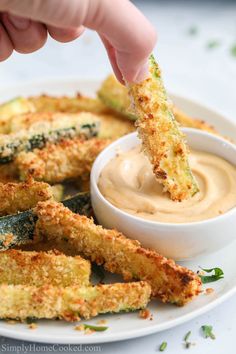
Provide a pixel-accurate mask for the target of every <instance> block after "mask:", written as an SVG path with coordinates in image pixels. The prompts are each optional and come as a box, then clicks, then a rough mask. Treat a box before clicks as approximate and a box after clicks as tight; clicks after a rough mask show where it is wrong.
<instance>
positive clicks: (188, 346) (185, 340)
mask: <svg viewBox="0 0 236 354" xmlns="http://www.w3.org/2000/svg"><path fill="white" fill-rule="evenodd" d="M190 335H191V331H188V332H187V333H186V334H185V336H184V345H185V348H187V349H189V348H190V346H191V344H192V343H191V342H189V340H188V339H189V337H190Z"/></svg>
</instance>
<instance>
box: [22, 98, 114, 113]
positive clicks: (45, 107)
mask: <svg viewBox="0 0 236 354" xmlns="http://www.w3.org/2000/svg"><path fill="white" fill-rule="evenodd" d="M28 101H29V102H30V103H31V104H32V105H33V106H34V109H35V110H36V111H37V112H67V113H78V112H92V113H101V114H102V113H107V112H108V111H109V110H108V108H107V107H106V106H105V105H104V104H103V103H102V102H101V101H100V100H98V99H96V98H91V97H86V96H82V95H80V94H78V95H77V96H74V97H66V96H62V97H53V96H48V95H42V96H38V97H29V98H28Z"/></svg>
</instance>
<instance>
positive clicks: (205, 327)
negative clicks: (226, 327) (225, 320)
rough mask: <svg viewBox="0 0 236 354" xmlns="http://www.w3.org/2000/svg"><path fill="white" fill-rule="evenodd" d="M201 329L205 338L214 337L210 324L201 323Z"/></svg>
mask: <svg viewBox="0 0 236 354" xmlns="http://www.w3.org/2000/svg"><path fill="white" fill-rule="evenodd" d="M201 329H202V331H203V335H204V337H205V338H211V339H216V337H215V335H214V333H212V329H213V328H212V326H208V325H203V326H202V327H201Z"/></svg>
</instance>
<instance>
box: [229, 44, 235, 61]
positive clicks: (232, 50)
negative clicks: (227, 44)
mask: <svg viewBox="0 0 236 354" xmlns="http://www.w3.org/2000/svg"><path fill="white" fill-rule="evenodd" d="M230 53H231V54H232V56H233V57H235V58H236V43H235V44H234V45H233V46H232V47H231V49H230Z"/></svg>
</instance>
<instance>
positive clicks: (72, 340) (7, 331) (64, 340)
mask: <svg viewBox="0 0 236 354" xmlns="http://www.w3.org/2000/svg"><path fill="white" fill-rule="evenodd" d="M99 82H101V80H99V79H92V78H88V79H79V78H73V77H62V78H60V77H58V78H53V77H52V78H42V79H37V80H32V81H31V80H27V81H25V82H24V83H12V84H8V85H6V86H4V87H1V86H0V95H1V92H3V93H5V92H6V91H10V90H18V89H19V90H20V88H21V87H22V86H24V87H29V88H30V87H31V86H32V87H35V86H40V85H43V86H45V91H47V85H50V86H51V85H53V84H54V85H55V84H63V83H68V84H72V83H74V84H76V83H78V84H79V85H83V83H84V84H85V83H86V85H93V86H95V85H97V84H98V83H99ZM78 91H79V89H78ZM169 93H170V95H171V96H173V97H176V98H177V99H181V100H183V101H187V102H188V103H190V104H193V105H195V106H199V108H201V109H205V110H209V111H210V112H211V113H212V114H216V115H220V116H222V118H223V119H224V120H225V121H228V122H230V123H231V124H233V125H234V126H235V129H236V122H235V120H234V119H233V117H229V116H228V115H226V114H224V113H223V112H221V111H220V110H215V109H214V108H212V107H211V106H209V105H205V104H204V103H201V102H199V101H198V100H195V99H192V98H190V97H188V96H183V95H179V94H176V93H175V92H172V91H169ZM231 247H232V246H231ZM235 293H236V284H235V285H234V286H233V287H232V288H230V289H229V290H227V291H226V292H225V293H224V294H223V295H220V296H219V297H217V298H215V299H213V300H212V302H210V303H207V304H205V305H203V306H202V307H200V308H198V309H195V310H193V311H191V312H188V313H186V314H184V315H182V316H180V317H178V318H175V319H171V320H168V321H166V322H164V323H160V324H159V323H157V324H154V325H153V326H152V327H147V328H139V329H135V328H134V329H131V330H129V331H124V332H119V333H113V334H111V335H109V336H102V335H100V334H99V335H98V336H94V337H91V336H90V337H88V336H83V337H78V338H77V337H74V336H73V337H72V336H68V335H65V336H64V337H61V335H53V336H52V335H51V334H49V335H47V334H46V336H45V334H40V333H39V334H37V332H35V333H32V332H31V331H30V330H29V329H27V330H28V331H29V333H25V331H24V332H23V333H22V332H21V331H19V332H18V331H14V327H11V328H3V327H1V322H0V335H1V336H4V337H7V338H12V339H16V340H25V341H30V342H37V343H48V344H55V343H57V344H75V345H76V344H98V343H100V344H101V343H109V342H115V341H123V340H128V339H134V338H137V337H144V336H147V335H151V334H153V333H158V332H161V331H164V330H167V329H170V328H174V327H176V326H179V325H181V324H183V323H186V322H188V321H190V320H192V319H194V318H196V317H198V316H200V315H202V314H204V313H206V312H208V311H210V310H212V309H213V308H215V307H216V306H218V305H220V304H221V303H223V302H225V301H226V300H228V299H229V298H230V297H231V296H233V295H234V294H235Z"/></svg>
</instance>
